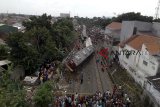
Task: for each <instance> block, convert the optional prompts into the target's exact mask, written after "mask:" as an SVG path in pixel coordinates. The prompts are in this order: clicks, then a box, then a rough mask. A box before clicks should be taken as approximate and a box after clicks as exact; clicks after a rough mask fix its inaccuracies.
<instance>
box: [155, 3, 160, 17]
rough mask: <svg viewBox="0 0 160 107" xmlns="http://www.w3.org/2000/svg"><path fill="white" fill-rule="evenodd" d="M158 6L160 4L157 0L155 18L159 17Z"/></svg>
mask: <svg viewBox="0 0 160 107" xmlns="http://www.w3.org/2000/svg"><path fill="white" fill-rule="evenodd" d="M159 6H160V0H158V4H157V7H156V13H155V19H158V18H159Z"/></svg>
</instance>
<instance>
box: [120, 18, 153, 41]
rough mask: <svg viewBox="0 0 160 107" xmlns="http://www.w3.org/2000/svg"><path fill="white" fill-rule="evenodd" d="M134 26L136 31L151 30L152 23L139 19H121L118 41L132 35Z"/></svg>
mask: <svg viewBox="0 0 160 107" xmlns="http://www.w3.org/2000/svg"><path fill="white" fill-rule="evenodd" d="M135 27H136V28H137V31H151V30H152V23H148V22H141V21H123V22H122V29H121V35H120V41H123V40H126V39H128V38H130V37H131V36H132V35H133V31H134V28H135Z"/></svg>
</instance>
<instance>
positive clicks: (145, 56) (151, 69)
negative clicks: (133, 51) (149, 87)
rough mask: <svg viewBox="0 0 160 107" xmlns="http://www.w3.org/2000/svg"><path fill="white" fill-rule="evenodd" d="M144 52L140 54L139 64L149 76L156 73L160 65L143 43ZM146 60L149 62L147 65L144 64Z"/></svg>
mask: <svg viewBox="0 0 160 107" xmlns="http://www.w3.org/2000/svg"><path fill="white" fill-rule="evenodd" d="M142 52H143V53H142V55H140V58H139V63H138V66H139V67H140V68H141V69H143V70H144V71H145V73H147V74H148V75H149V76H154V75H156V74H157V70H158V67H159V64H158V62H157V60H156V59H155V58H154V57H152V56H151V55H149V52H148V51H147V50H146V47H145V45H142ZM144 61H145V62H147V65H145V64H144Z"/></svg>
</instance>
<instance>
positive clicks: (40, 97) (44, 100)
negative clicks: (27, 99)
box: [33, 82, 53, 107]
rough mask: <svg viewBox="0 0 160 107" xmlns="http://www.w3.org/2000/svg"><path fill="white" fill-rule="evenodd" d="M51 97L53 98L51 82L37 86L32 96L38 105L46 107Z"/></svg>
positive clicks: (50, 101)
mask: <svg viewBox="0 0 160 107" xmlns="http://www.w3.org/2000/svg"><path fill="white" fill-rule="evenodd" d="M52 98H53V83H52V82H45V83H43V84H42V85H41V86H39V87H38V89H37V90H36V93H35V95H34V97H33V100H34V102H35V104H36V105H37V106H38V107H47V106H48V104H50V103H52Z"/></svg>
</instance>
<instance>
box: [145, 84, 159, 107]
mask: <svg viewBox="0 0 160 107" xmlns="http://www.w3.org/2000/svg"><path fill="white" fill-rule="evenodd" d="M146 90H147V91H148V92H149V93H150V94H151V95H152V96H153V97H154V98H155V100H156V101H157V103H158V104H159V105H160V100H159V99H160V92H159V91H158V90H157V89H155V88H154V86H153V84H151V83H150V82H147V85H146Z"/></svg>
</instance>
